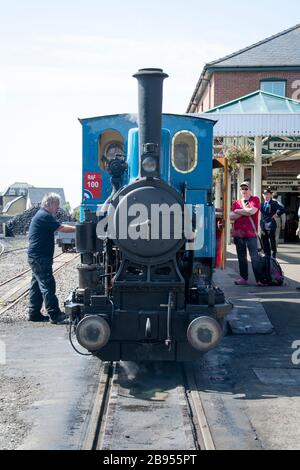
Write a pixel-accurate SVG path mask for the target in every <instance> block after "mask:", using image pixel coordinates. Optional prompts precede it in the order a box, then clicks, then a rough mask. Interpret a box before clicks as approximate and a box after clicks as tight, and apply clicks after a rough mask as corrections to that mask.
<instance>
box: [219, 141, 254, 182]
mask: <svg viewBox="0 0 300 470" xmlns="http://www.w3.org/2000/svg"><path fill="white" fill-rule="evenodd" d="M225 156H226V158H227V160H228V166H229V168H230V171H231V173H232V175H234V176H236V175H237V173H238V170H239V167H240V165H246V164H247V163H253V162H254V152H253V149H252V147H251V146H250V145H231V146H230V147H228V148H227V149H226V152H225Z"/></svg>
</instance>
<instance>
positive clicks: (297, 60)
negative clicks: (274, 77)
mask: <svg viewBox="0 0 300 470" xmlns="http://www.w3.org/2000/svg"><path fill="white" fill-rule="evenodd" d="M276 66H300V24H297V25H295V26H293V27H292V28H289V29H287V30H285V31H282V32H281V33H278V34H275V35H274V36H271V37H269V38H267V39H264V40H263V41H260V42H257V43H255V44H252V45H251V46H248V47H246V48H244V49H241V50H239V51H237V52H234V53H233V54H230V55H228V56H226V57H223V58H221V59H218V60H215V61H213V62H210V63H208V64H206V68H210V67H276Z"/></svg>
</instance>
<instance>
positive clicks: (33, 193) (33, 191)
mask: <svg viewBox="0 0 300 470" xmlns="http://www.w3.org/2000/svg"><path fill="white" fill-rule="evenodd" d="M47 193H56V194H58V195H59V196H60V197H61V205H62V206H63V205H64V204H65V203H66V199H65V193H64V190H63V188H29V189H28V198H29V199H30V202H31V204H33V205H34V204H40V203H41V202H42V199H43V197H44V196H45V194H47Z"/></svg>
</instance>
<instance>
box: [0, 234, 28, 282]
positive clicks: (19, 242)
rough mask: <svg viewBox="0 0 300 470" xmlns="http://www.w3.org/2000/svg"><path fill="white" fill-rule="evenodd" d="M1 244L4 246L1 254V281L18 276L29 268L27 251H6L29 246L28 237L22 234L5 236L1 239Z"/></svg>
mask: <svg viewBox="0 0 300 470" xmlns="http://www.w3.org/2000/svg"><path fill="white" fill-rule="evenodd" d="M0 242H1V245H3V246H4V252H3V254H2V255H1V256H0V283H1V282H4V281H6V280H7V279H9V278H11V277H13V276H16V275H17V274H19V273H20V272H22V271H24V270H25V269H27V268H28V263H27V251H26V250H21V251H13V252H12V253H6V251H9V250H15V249H18V248H23V247H25V246H26V247H27V245H28V240H27V237H26V236H24V235H22V236H18V237H15V238H5V239H1V240H0ZM0 252H1V250H0Z"/></svg>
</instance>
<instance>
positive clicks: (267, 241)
mask: <svg viewBox="0 0 300 470" xmlns="http://www.w3.org/2000/svg"><path fill="white" fill-rule="evenodd" d="M261 239H262V242H263V245H264V252H265V254H266V255H267V256H271V249H272V252H273V255H275V256H276V253H277V247H276V230H270V231H268V232H267V231H265V232H264V234H261ZM270 245H271V246H270Z"/></svg>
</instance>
